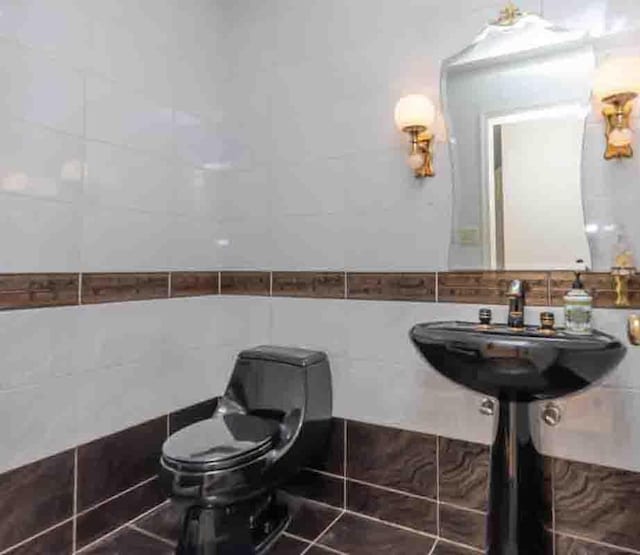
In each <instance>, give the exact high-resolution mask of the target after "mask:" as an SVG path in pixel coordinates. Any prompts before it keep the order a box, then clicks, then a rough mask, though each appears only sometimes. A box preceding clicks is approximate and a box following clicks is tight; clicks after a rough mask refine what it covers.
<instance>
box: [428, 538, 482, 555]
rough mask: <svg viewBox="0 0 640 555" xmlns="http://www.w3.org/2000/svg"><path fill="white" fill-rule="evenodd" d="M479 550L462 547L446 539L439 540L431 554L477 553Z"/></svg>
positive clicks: (465, 554) (468, 554) (457, 554)
mask: <svg viewBox="0 0 640 555" xmlns="http://www.w3.org/2000/svg"><path fill="white" fill-rule="evenodd" d="M477 553H478V552H477V551H474V550H472V549H467V548H466V547H460V546H459V545H455V544H453V543H447V542H446V541H444V540H438V545H436V548H435V550H434V552H433V553H432V554H431V555H477Z"/></svg>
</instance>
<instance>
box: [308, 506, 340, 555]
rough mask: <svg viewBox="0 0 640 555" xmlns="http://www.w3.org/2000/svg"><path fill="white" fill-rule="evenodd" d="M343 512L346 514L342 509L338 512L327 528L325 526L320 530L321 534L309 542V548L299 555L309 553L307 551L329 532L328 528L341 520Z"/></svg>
mask: <svg viewBox="0 0 640 555" xmlns="http://www.w3.org/2000/svg"><path fill="white" fill-rule="evenodd" d="M345 512H346V511H345V510H344V509H342V511H340V514H339V515H338V516H337V517H336V518H334V519H333V520H332V521H331V522H330V523H329V526H327V527H326V528H325V529H324V530H322V532H320V533H319V534H318V536H317V537H316V538H315V539H314V540H313V541H312V542H311V544H310V545H309V546H308V547H307V548H306V549H305V550H304V551H303V552H302V554H301V555H304V554H305V553H306V552H307V551H309V550H310V549H311V548H312V547H313V546H314V545H316V544H317V542H318V540H320V539H321V538H322V536H324V535H325V534H326V533H327V532H328V531H329V529H330V528H331V527H332V526H333V525H334V524H335V523H336V522H338V521H339V520H340V519H341V518H342V516H343V515H344V514H345ZM318 545H322V544H318Z"/></svg>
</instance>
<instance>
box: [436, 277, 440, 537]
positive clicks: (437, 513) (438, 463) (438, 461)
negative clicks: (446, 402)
mask: <svg viewBox="0 0 640 555" xmlns="http://www.w3.org/2000/svg"><path fill="white" fill-rule="evenodd" d="M436 283H438V278H436ZM436 503H438V505H437V506H436V535H437V536H438V537H440V436H436ZM436 543H438V542H436Z"/></svg>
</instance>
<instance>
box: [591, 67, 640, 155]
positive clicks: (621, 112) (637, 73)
mask: <svg viewBox="0 0 640 555" xmlns="http://www.w3.org/2000/svg"><path fill="white" fill-rule="evenodd" d="M593 94H594V96H596V97H597V98H599V99H600V100H601V101H602V102H603V103H604V105H605V106H604V108H603V109H602V113H603V115H604V117H605V120H606V130H605V135H606V137H607V149H606V151H605V154H604V157H605V159H607V160H611V159H613V158H631V157H632V156H633V147H632V143H633V132H632V130H631V126H630V117H631V112H632V111H633V103H634V101H635V99H636V98H637V97H638V95H639V94H640V57H624V58H611V59H608V60H606V61H605V62H604V63H603V64H602V65H601V66H600V67H599V68H598V71H597V73H596V78H595V82H594V85H593Z"/></svg>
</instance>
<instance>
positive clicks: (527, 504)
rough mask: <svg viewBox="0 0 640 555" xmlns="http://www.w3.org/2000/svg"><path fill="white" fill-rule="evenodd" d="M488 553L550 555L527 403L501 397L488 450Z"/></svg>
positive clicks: (539, 469) (541, 478) (538, 459)
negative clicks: (494, 435) (489, 475)
mask: <svg viewBox="0 0 640 555" xmlns="http://www.w3.org/2000/svg"><path fill="white" fill-rule="evenodd" d="M490 484H491V486H490V488H491V489H490V492H489V498H490V502H489V507H490V508H489V519H488V523H487V546H488V554H489V555H541V554H544V553H551V551H550V550H549V546H547V543H550V540H548V539H547V534H546V532H545V530H544V518H545V503H544V491H545V489H544V468H543V459H542V456H541V455H540V454H539V453H538V451H537V450H536V448H535V446H534V444H533V439H532V437H531V422H530V418H529V403H521V402H516V401H509V400H501V401H500V402H499V410H498V431H497V434H496V438H495V441H494V443H493V447H492V450H491V481H490Z"/></svg>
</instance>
